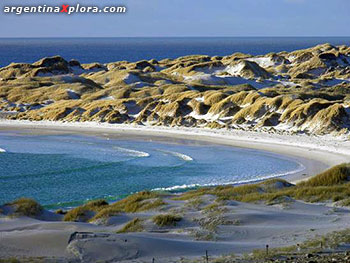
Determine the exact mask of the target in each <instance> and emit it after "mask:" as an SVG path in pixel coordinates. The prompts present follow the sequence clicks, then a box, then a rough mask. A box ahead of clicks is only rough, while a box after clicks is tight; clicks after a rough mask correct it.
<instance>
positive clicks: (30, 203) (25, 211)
mask: <svg viewBox="0 0 350 263" xmlns="http://www.w3.org/2000/svg"><path fill="white" fill-rule="evenodd" d="M9 205H11V206H14V209H15V210H14V215H15V216H29V217H35V216H38V215H40V214H41V213H42V211H43V207H42V206H41V205H40V204H39V203H38V202H37V201H35V200H33V199H30V198H20V199H18V200H15V201H13V202H12V203H10V204H9Z"/></svg>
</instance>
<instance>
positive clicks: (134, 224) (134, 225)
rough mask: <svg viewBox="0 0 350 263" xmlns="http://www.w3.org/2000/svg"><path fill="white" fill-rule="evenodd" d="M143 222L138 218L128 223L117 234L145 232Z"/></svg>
mask: <svg viewBox="0 0 350 263" xmlns="http://www.w3.org/2000/svg"><path fill="white" fill-rule="evenodd" d="M142 222H143V220H142V219H140V218H138V217H136V218H134V219H132V220H131V221H129V222H128V223H126V225H125V226H123V227H122V228H121V229H120V230H118V231H117V233H128V232H141V231H143V226H142Z"/></svg>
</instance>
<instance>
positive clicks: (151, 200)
mask: <svg viewBox="0 0 350 263" xmlns="http://www.w3.org/2000/svg"><path fill="white" fill-rule="evenodd" d="M165 204H166V203H165V202H164V201H163V200H161V199H160V198H159V194H158V193H155V192H149V191H143V192H139V193H136V194H134V195H130V196H128V197H126V198H124V199H122V200H120V201H118V202H116V203H113V204H111V205H109V206H107V207H105V208H103V209H101V210H100V211H99V212H98V213H97V214H96V215H95V216H94V217H93V218H92V219H91V221H94V220H96V219H101V218H102V219H103V218H108V217H110V216H113V215H116V214H118V213H136V212H141V211H147V210H151V209H155V208H158V207H160V206H162V205H165Z"/></svg>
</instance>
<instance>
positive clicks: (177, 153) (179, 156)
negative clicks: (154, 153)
mask: <svg viewBox="0 0 350 263" xmlns="http://www.w3.org/2000/svg"><path fill="white" fill-rule="evenodd" d="M158 151H160V152H163V153H167V154H170V155H173V156H175V157H178V158H180V159H182V160H184V161H193V158H192V157H191V156H189V155H186V154H183V153H179V152H172V151H165V150H158Z"/></svg>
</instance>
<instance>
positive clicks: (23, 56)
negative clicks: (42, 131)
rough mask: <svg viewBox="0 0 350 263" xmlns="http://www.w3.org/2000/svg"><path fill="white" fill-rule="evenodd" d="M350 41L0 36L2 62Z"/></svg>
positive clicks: (258, 50)
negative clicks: (58, 57)
mask: <svg viewBox="0 0 350 263" xmlns="http://www.w3.org/2000/svg"><path fill="white" fill-rule="evenodd" d="M323 43H331V44H333V45H349V44H350V37H196V38H190V37H187V38H23V39H21V38H12V39H11V38H9V39H6V38H2V39H1V38H0V66H1V67H2V66H6V65H8V64H10V63H11V62H28V63H32V62H34V61H37V60H39V59H41V58H43V57H48V56H55V55H60V56H62V57H64V58H65V59H67V60H70V59H77V60H78V61H80V62H81V63H91V62H100V63H107V62H114V61H120V60H128V61H137V60H142V59H152V58H155V59H163V58H177V57H180V56H185V55H193V54H204V55H210V56H215V55H219V56H225V55H230V54H233V53H235V52H242V53H249V54H252V55H259V54H266V53H270V52H280V51H293V50H297V49H303V48H308V47H312V46H315V45H318V44H323Z"/></svg>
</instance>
